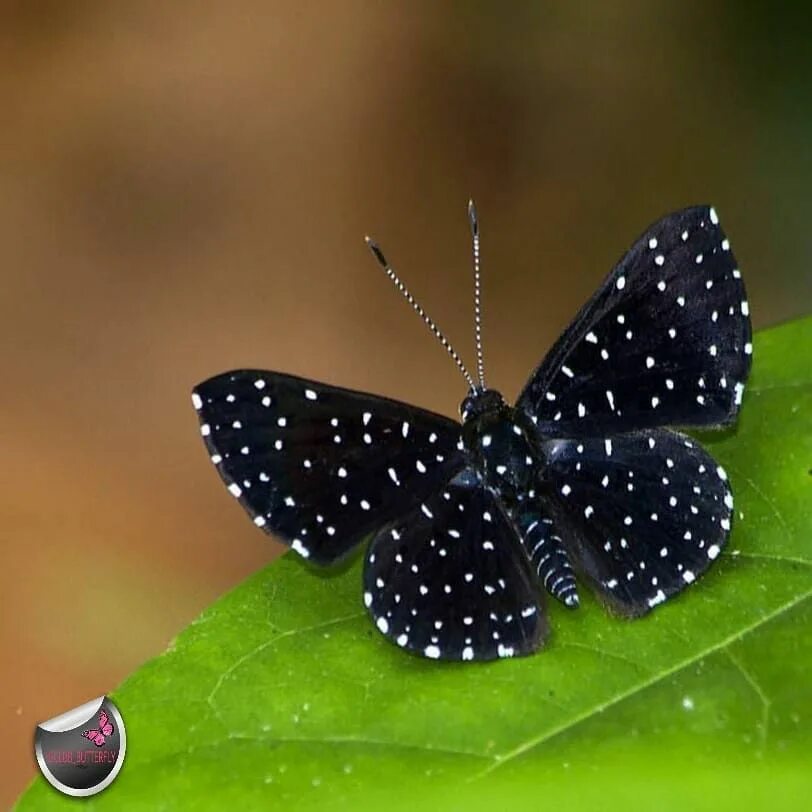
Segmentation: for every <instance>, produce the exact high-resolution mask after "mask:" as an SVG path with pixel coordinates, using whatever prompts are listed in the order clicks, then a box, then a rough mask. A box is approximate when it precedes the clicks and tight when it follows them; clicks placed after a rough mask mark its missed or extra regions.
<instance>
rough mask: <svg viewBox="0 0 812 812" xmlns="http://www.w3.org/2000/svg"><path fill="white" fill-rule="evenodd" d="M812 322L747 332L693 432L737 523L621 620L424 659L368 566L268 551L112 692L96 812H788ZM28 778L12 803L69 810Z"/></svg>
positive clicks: (798, 755)
mask: <svg viewBox="0 0 812 812" xmlns="http://www.w3.org/2000/svg"><path fill="white" fill-rule="evenodd" d="M810 357H812V319H805V320H802V321H797V322H793V323H790V324H786V325H783V326H781V327H777V328H774V329H772V330H768V331H765V332H762V333H760V334H759V335H758V336H757V340H756V346H755V351H754V362H755V363H754V370H753V375H752V378H751V384H750V386H749V387H748V389H747V392H746V394H745V401H744V405H743V409H742V414H741V418H740V420H739V423H738V426H737V428H736V430H735V431H730V432H727V433H725V434H724V435H710V434H705V435H703V436H702V437H701V439H702V442H703V444H704V445H705V446H706V447H707V448H708V449H709V450H710V451H711V453H712V454H713V455H714V456H715V457H716V458H717V459H718V460H719V462H721V463H722V464H723V465H724V466H725V468H726V469H727V471H728V473H729V476H730V479H731V481H732V484H733V489H734V494H735V497H736V522H735V525H734V529H733V534H732V537H731V540H730V542H729V544H728V547H727V549H726V551H725V552H724V553H723V555H722V556H721V557H720V559H719V560H718V562H717V563H716V565H715V566H714V567H713V568H712V569H711V571H710V572H709V573H708V575H707V576H706V577H704V578H703V579H702V580H701V581H700V582H699V583H697V584H696V585H695V586H694V587H692V588H691V589H689V590H687V591H686V592H685V593H684V594H683V595H682V596H680V597H679V598H678V599H676V600H673V601H671V602H669V603H668V604H667V605H665V606H663V607H660V608H659V609H658V610H657V611H656V612H654V613H653V614H652V615H650V616H648V617H646V618H644V619H642V620H637V621H622V620H618V619H613V618H611V617H608V616H607V615H606V614H605V613H604V612H603V611H602V609H601V608H600V607H599V606H598V605H597V604H596V603H595V602H594V601H593V600H591V599H589V598H587V596H586V595H585V594H584V593H585V592H586V590H582V598H585V600H583V602H582V607H581V609H580V610H579V611H577V612H569V611H567V610H564V609H562V608H560V607H559V606H558V605H557V604H555V603H554V602H548V607H549V610H550V616H551V617H550V620H551V627H552V630H553V631H552V635H551V639H550V642H549V644H548V647H547V649H546V650H545V651H543V652H542V653H540V654H539V655H538V656H534V657H529V658H524V659H516V660H503V661H498V662H494V663H488V664H474V665H463V664H454V663H438V662H433V661H426V660H421V659H416V658H412V657H409V656H406V655H404V654H403V653H402V652H400V651H399V650H397V649H396V648H395V647H393V646H392V645H390V644H389V643H387V642H386V641H384V639H383V638H382V637H381V636H380V635H379V634H378V633H377V631H376V630H375V629H374V628H373V627H372V625H371V624H370V622H369V621H368V619H367V617H366V615H365V612H364V610H363V607H362V605H361V589H360V563H359V562H356V564H355V565H353V566H351V567H350V568H349V569H347V570H345V571H344V572H342V573H340V574H337V575H329V576H323V575H322V576H319V575H317V574H314V572H313V571H312V570H310V569H309V568H308V567H306V566H304V565H303V564H302V563H301V562H300V561H299V560H296V559H294V557H293V556H286V557H285V558H283V559H280V560H278V561H276V562H274V563H273V564H271V565H270V566H268V567H267V568H266V569H265V570H263V571H261V572H259V573H257V574H256V575H254V576H253V577H251V578H249V579H248V580H247V581H246V582H245V583H243V584H242V585H240V586H239V587H237V588H236V589H235V590H233V591H232V592H231V593H229V594H228V595H226V596H225V597H223V598H222V599H221V600H219V601H217V602H216V603H215V604H214V605H213V606H211V607H210V608H209V609H208V610H206V611H205V612H204V613H203V614H202V615H201V617H200V618H199V619H198V620H197V621H195V622H194V623H192V624H191V625H190V626H189V627H188V628H187V629H186V630H185V631H183V632H182V633H181V634H180V635H179V636H178V638H177V640H176V642H175V644H174V645H173V646H172V647H171V648H170V649H169V650H168V651H167V652H166V653H164V654H163V655H161V656H159V657H157V658H156V659H154V660H152V661H151V662H148V663H147V664H145V665H144V666H143V667H142V668H140V669H139V670H138V671H136V672H135V673H134V674H133V675H132V676H131V677H130V678H129V679H127V680H126V681H125V682H124V684H123V685H122V686H121V687H120V688H119V689H118V690H117V691H116V692H115V693H114V694H113V696H114V699H115V700H116V702H117V703H118V705H119V708H120V709H121V712H122V715H123V717H124V720H125V723H126V725H127V736H128V750H127V756H126V763H125V765H124V768H123V770H122V772H121V774H120V776H119V777H118V779H117V780H116V781H115V782H114V783H113V784H112V786H111V787H110V788H108V789H107V790H105V791H104V792H103V793H102V794H100V795H98V796H95V797H94V798H91V799H88V800H87V801H86V808H88V809H91V808H92V809H95V808H99V809H106V808H110V809H117V810H118V809H156V808H165V809H191V808H194V809H201V810H207V809H217V810H220V809H224V808H227V807H228V806H229V805H231V804H237V805H239V806H240V807H242V808H249V809H250V808H258V807H260V806H262V807H268V808H280V809H311V808H312V809H320V810H329V809H339V808H348V809H353V810H359V809H376V810H377V809H380V808H381V807H382V806H384V805H385V807H386V808H388V809H397V808H401V807H404V808H413V807H415V806H416V805H417V804H420V803H421V802H422V803H424V804H425V805H426V806H427V808H429V809H433V808H444V809H465V810H471V809H480V808H482V809H494V808H513V807H517V806H519V805H520V804H521V805H528V806H529V805H531V804H533V805H539V806H540V805H542V804H543V805H544V806H548V805H558V804H561V805H566V808H568V809H570V810H573V809H581V808H583V809H594V808H605V807H606V806H607V805H608V806H610V807H614V806H621V805H623V806H632V807H635V808H636V807H640V806H646V807H649V808H654V809H680V810H684V809H687V808H689V809H706V808H707V809H714V810H718V809H719V808H733V807H735V806H738V807H739V808H742V809H747V808H763V807H766V806H768V805H769V807H770V808H771V809H783V808H787V809H789V808H790V807H792V808H797V799H798V798H799V797H802V796H801V793H806V794H808V793H809V791H810V789H812V783H811V782H810V770H809V764H810V756H812V745H811V743H810V729H812V728H810V720H811V718H812V682H811V681H810V676H809V675H810V673H812V642H810V634H809V630H810V620H811V619H812V609H811V608H810V603H809V601H808V597H809V594H810V588H811V587H812V578H810V574H811V573H812V568H810V563H812V555H811V554H810V545H812V475H811V474H812V364H810ZM75 803H76V802H75V800H73V799H70V798H65V797H62V796H60V795H59V794H58V793H57V792H56V791H54V790H52V789H51V788H50V786H48V785H47V784H46V783H45V781H44V780H43V779H37V781H35V782H34V784H33V785H32V786H31V787H30V788H29V790H28V791H27V792H26V793H25V794H24V795H23V797H22V798H21V799H20V801H19V804H18V808H19V809H20V810H29V809H37V810H39V809H51V808H53V809H59V808H65V809H68V808H71V807H73V806H74V805H75Z"/></svg>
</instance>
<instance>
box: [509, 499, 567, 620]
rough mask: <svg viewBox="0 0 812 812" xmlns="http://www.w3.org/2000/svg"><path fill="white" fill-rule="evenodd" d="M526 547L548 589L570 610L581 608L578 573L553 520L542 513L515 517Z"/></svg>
mask: <svg viewBox="0 0 812 812" xmlns="http://www.w3.org/2000/svg"><path fill="white" fill-rule="evenodd" d="M514 521H515V523H516V526H517V528H518V530H519V533H520V535H521V539H522V544H523V545H524V548H525V550H526V551H527V554H528V556H529V557H530V560H531V562H532V564H533V568H534V569H535V571H536V574H537V575H538V577H539V580H541V582H542V583H543V584H544V588H545V589H546V590H547V591H548V592H549V593H550V594H551V595H552V596H553V597H554V598H555V599H556V600H558V601H561V603H563V604H564V605H565V606H568V607H569V608H570V609H576V608H577V607H578V604H579V600H578V588H577V586H576V584H575V573H574V572H573V570H572V565H571V564H570V561H569V557H568V556H567V552H566V550H565V549H564V545H563V543H562V540H561V537H560V536H559V535H557V534H556V532H555V526H554V525H553V520H552V519H551V518H549V517H548V516H545V515H543V513H541V512H540V511H535V510H533V511H530V510H526V511H522V512H520V513H519V514H518V515H517V516H515V517H514Z"/></svg>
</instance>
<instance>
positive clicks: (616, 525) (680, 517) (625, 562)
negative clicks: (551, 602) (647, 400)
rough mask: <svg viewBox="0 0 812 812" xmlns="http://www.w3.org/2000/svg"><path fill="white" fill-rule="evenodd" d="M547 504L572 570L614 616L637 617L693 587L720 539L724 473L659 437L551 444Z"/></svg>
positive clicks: (689, 447)
mask: <svg viewBox="0 0 812 812" xmlns="http://www.w3.org/2000/svg"><path fill="white" fill-rule="evenodd" d="M545 451H546V453H547V455H548V458H547V468H546V471H545V479H546V484H547V487H548V493H547V498H548V500H549V501H550V502H551V503H555V504H556V505H557V523H558V525H559V526H560V527H561V528H562V530H563V531H564V532H563V534H564V536H565V543H566V545H567V549H568V551H569V553H570V556H571V558H572V559H573V562H574V563H575V565H576V568H578V569H579V570H580V571H581V572H582V573H583V574H585V575H586V576H587V577H588V578H589V580H590V581H591V583H592V585H593V586H594V587H595V589H596V590H597V591H598V592H599V593H600V594H601V595H602V596H603V597H604V599H605V600H606V601H607V603H609V604H610V605H611V606H613V607H614V608H615V609H616V610H618V611H620V612H621V613H623V614H628V615H633V616H637V615H642V614H645V613H646V612H648V611H649V610H650V609H652V608H653V607H655V606H656V605H657V604H659V603H662V602H663V601H665V600H666V599H667V598H669V597H671V596H672V595H674V594H675V593H677V592H680V591H681V590H682V589H684V588H685V587H686V586H688V585H689V584H691V583H693V582H694V581H695V580H696V579H697V578H698V577H699V576H700V575H702V573H703V572H705V570H706V569H707V568H708V567H709V566H710V565H711V563H712V562H713V561H714V559H715V558H717V556H718V555H719V553H720V551H721V549H722V547H723V546H724V545H725V543H726V541H727V537H728V535H729V531H730V526H731V521H732V516H733V497H732V495H731V492H730V488H729V487H728V482H727V475H726V473H725V471H724V469H722V468H721V467H720V466H719V465H718V464H717V463H716V462H715V461H714V460H713V459H712V458H711V457H710V455H708V454H707V453H706V452H705V451H704V450H703V449H702V448H700V447H699V446H698V445H697V444H696V443H695V442H694V441H693V440H691V439H689V438H687V437H685V436H684V435H681V434H678V433H676V432H673V431H668V430H666V429H660V430H653V431H650V432H639V433H634V434H626V435H622V436H619V437H613V438H611V439H608V438H607V439H582V440H563V441H551V442H550V443H548V445H547V447H546V449H545Z"/></svg>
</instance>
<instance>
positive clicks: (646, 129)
mask: <svg viewBox="0 0 812 812" xmlns="http://www.w3.org/2000/svg"><path fill="white" fill-rule="evenodd" d="M794 8H796V6H794V5H791V4H782V5H781V6H775V5H772V4H764V5H763V7H762V6H760V5H756V4H753V3H747V2H736V3H734V2H728V3H724V2H715V3H714V2H710V3H708V2H683V3H670V4H668V3H662V4H661V3H656V4H655V3H647V2H644V1H643V0H639V2H632V1H631V0H626V1H625V2H615V3H602V2H597V0H596V1H595V2H591V3H549V4H547V3H515V4H504V3H495V2H492V3H486V2H446V3H436V2H410V3H399V4H396V3H373V2H341V3H338V2H336V3H327V2H319V3H315V2H290V3H281V2H260V0H253V2H251V1H249V2H235V3H209V2H194V3H193V2H189V0H183V1H182V2H181V1H179V2H174V3H158V2H155V3H152V2H140V3H116V2H102V1H101V0H84V1H83V2H73V3H62V2H56V0H52V2H37V3H31V2H7V3H4V4H2V7H1V9H2V10H0V87H1V88H2V98H1V99H0V102H1V103H2V107H1V108H0V109H2V112H3V126H2V132H0V256H1V257H2V271H1V273H2V281H3V285H2V296H0V344H1V345H2V352H1V353H0V364H1V365H2V382H3V396H2V398H0V448H1V449H2V455H3V464H2V474H0V476H2V500H3V501H2V504H3V508H2V529H1V530H0V533H2V545H3V547H2V550H3V559H2V568H1V569H0V579H1V580H0V595H2V628H1V629H0V646H2V649H0V660H1V661H2V673H0V688H2V690H0V698H1V699H0V714H2V717H1V718H2V731H3V735H2V737H0V787H1V788H2V790H0V793H2V794H0V803H1V804H2V805H3V806H6V805H7V804H8V803H10V802H11V800H12V799H13V798H14V797H15V796H16V794H17V793H18V792H19V790H21V789H22V787H23V785H24V784H25V782H26V781H27V780H28V779H29V778H30V777H31V776H32V775H33V772H34V768H33V759H32V755H31V734H32V730H33V725H34V724H35V722H36V721H37V720H41V719H44V718H47V717H50V716H52V715H54V714H56V713H58V712H61V711H63V710H65V709H66V708H67V707H69V706H73V705H76V704H78V703H80V702H83V701H85V700H86V699H88V698H90V697H92V696H96V695H98V694H101V693H103V692H105V691H107V690H109V689H111V688H113V687H114V686H115V685H116V684H117V683H119V681H120V680H121V679H122V678H123V677H124V676H125V675H126V674H127V673H128V672H130V671H131V670H132V669H133V668H135V667H136V666H138V665H139V664H140V663H141V662H142V661H144V660H145V659H146V658H148V657H150V656H153V655H155V654H158V653H159V652H161V651H162V650H163V648H164V647H165V646H166V644H167V643H168V641H169V640H170V639H171V638H172V637H173V636H174V635H175V634H176V633H177V632H178V631H179V630H180V629H181V628H183V626H184V625H185V624H186V623H188V622H189V621H190V620H191V619H192V618H194V617H195V615H197V614H198V612H199V611H200V610H201V609H203V608H204V607H205V606H206V605H208V604H209V603H210V602H211V601H213V600H215V599H216V598H217V597H218V596H219V595H220V594H222V593H223V592H224V591H225V590H227V589H229V588H230V587H232V586H234V585H235V584H237V583H238V582H239V581H240V580H241V579H242V578H243V577H244V576H246V575H247V574H248V573H250V572H252V571H253V570H255V569H257V568H258V567H261V566H263V564H265V563H267V562H268V561H269V560H270V559H271V558H272V557H273V556H275V555H277V554H278V552H279V548H278V547H277V546H276V545H275V544H273V543H271V542H270V541H269V540H268V539H267V538H266V537H264V536H263V534H262V533H260V532H258V531H257V530H256V529H255V528H254V527H252V526H251V523H250V522H249V521H247V520H246V519H245V517H244V516H243V515H242V514H241V512H240V510H239V508H238V507H237V505H236V504H235V502H234V500H233V499H231V498H230V497H229V496H228V495H227V494H226V492H225V490H224V489H223V487H222V485H221V484H220V482H219V480H218V479H217V477H216V476H215V474H214V471H213V470H212V467H211V465H210V463H209V462H208V460H207V457H206V454H205V452H204V449H203V444H202V443H201V441H200V437H199V435H198V431H197V422H196V419H195V415H194V413H193V410H192V408H191V404H190V400H189V392H190V388H191V386H192V385H193V384H194V383H196V382H197V381H199V380H201V379H202V378H204V377H207V376H209V375H211V374H213V373H215V372H219V371H222V370H225V369H227V368H231V367H236V366H261V367H267V368H271V369H274V368H276V369H280V370H286V371H289V372H293V373H298V374H301V375H307V376H312V377H314V378H317V379H323V380H326V381H330V382H333V383H337V384H342V385H345V386H351V387H356V388H360V389H366V390H371V391H374V392H379V393H382V394H386V395H389V396H393V397H398V398H402V399H406V400H409V401H413V402H415V403H418V404H421V405H423V406H426V407H428V408H432V409H435V410H439V411H442V412H445V413H448V414H456V409H457V404H458V402H459V400H460V399H461V398H462V396H463V395H464V384H463V381H462V379H461V378H460V377H459V376H458V375H457V373H456V371H455V369H454V367H453V365H452V364H451V363H450V361H449V359H448V358H447V357H446V356H445V354H444V353H443V351H442V350H441V348H440V347H439V346H438V345H437V344H436V343H435V342H434V341H433V340H431V339H430V337H429V335H428V333H427V331H425V329H424V328H423V327H422V326H421V325H420V323H419V321H418V320H417V319H416V318H415V317H414V315H413V314H412V313H411V312H410V311H409V308H408V307H407V306H406V305H405V303H404V302H402V301H400V300H399V299H398V297H397V295H396V294H395V293H394V291H393V289H392V288H391V285H390V284H389V283H388V282H387V281H386V280H385V279H384V278H383V275H382V274H381V272H380V271H379V269H378V268H377V267H376V265H375V264H374V262H373V261H372V259H371V258H370V257H369V256H368V254H367V252H366V249H365V247H364V244H363V241H362V237H363V235H364V234H365V233H367V232H368V233H371V234H374V235H375V236H376V237H377V238H378V239H379V240H380V242H381V243H382V245H383V246H384V247H385V249H386V251H387V254H388V255H389V256H390V258H391V259H392V260H393V262H394V264H395V266H396V267H397V268H398V269H399V271H400V272H401V274H402V275H403V277H404V278H405V279H406V281H407V283H408V284H409V285H410V287H411V288H412V289H413V291H414V292H415V294H416V295H417V296H418V297H419V298H420V299H421V301H422V302H423V304H424V305H425V307H426V309H427V310H428V311H429V312H430V313H431V314H432V315H433V316H434V317H435V318H436V319H437V320H438V321H439V322H440V324H441V325H442V327H443V329H444V330H445V331H446V332H447V333H448V334H449V336H450V338H451V339H452V341H454V342H455V343H456V345H457V348H458V350H459V351H460V352H461V354H462V355H463V356H464V357H465V358H466V359H468V360H469V361H471V362H473V353H472V342H471V333H472V316H471V291H470V281H471V280H470V264H469V263H470V260H469V256H470V254H469V243H468V230H467V222H466V219H465V205H466V201H467V199H468V197H469V195H473V196H474V197H475V198H476V200H477V203H478V207H479V211H480V217H481V221H482V233H483V261H484V267H485V274H486V275H485V283H484V284H485V291H484V293H485V308H486V309H485V325H484V329H485V339H486V342H487V343H486V359H487V363H488V369H489V382H491V383H492V384H493V385H495V386H497V387H499V388H500V389H502V390H503V391H504V392H505V394H506V395H507V396H508V397H513V396H514V395H515V393H516V392H517V390H518V388H519V387H520V385H521V383H522V381H523V378H524V376H525V375H526V374H527V373H528V372H529V370H530V369H531V367H532V366H533V365H534V364H535V363H536V361H537V360H538V359H539V357H540V355H541V354H542V353H543V352H544V351H545V350H546V349H547V347H548V346H549V345H550V343H551V342H552V341H553V340H554V339H555V337H556V336H557V335H558V333H559V332H560V331H561V330H562V328H563V327H564V326H565V324H566V323H567V322H568V320H569V319H570V317H571V316H572V315H573V314H574V313H575V311H576V310H577V308H578V307H579V306H580V304H581V303H582V302H583V301H584V300H585V299H586V297H587V296H588V295H589V294H590V293H591V292H592V290H593V289H594V288H595V286H596V285H597V284H598V282H599V281H600V280H601V279H602V277H603V276H604V275H605V274H606V273H607V271H608V270H609V268H610V266H611V265H612V263H614V261H615V260H616V259H617V258H618V257H619V255H620V254H621V252H622V251H623V250H624V249H625V248H626V247H627V246H628V244H629V243H630V242H631V241H632V240H633V239H634V238H635V237H636V236H637V235H638V233H639V232H640V231H641V230H642V229H643V228H644V227H645V226H646V225H647V224H648V223H649V222H650V221H652V220H653V219H655V218H656V217H659V216H660V215H661V214H664V213H665V212H667V211H669V210H672V209H675V208H677V207H680V206H683V205H686V204H690V203H695V202H713V203H714V204H715V205H716V207H717V209H718V210H719V212H720V214H721V216H722V219H723V223H724V225H725V226H726V229H727V231H728V233H729V234H730V236H731V241H732V242H733V245H734V248H735V250H736V253H737V255H738V257H739V261H740V263H741V265H742V267H743V268H744V270H745V278H746V280H747V282H748V285H749V289H750V300H751V308H752V313H753V318H754V321H755V322H756V325H757V326H764V325H768V324H771V323H773V322H776V321H779V320H782V319H786V318H788V317H792V316H795V315H798V314H800V313H802V312H804V311H808V310H810V303H811V302H812V274H810V271H809V260H810V256H811V255H812V238H811V237H810V228H809V224H810V221H811V218H812V195H810V193H809V189H810V187H812V159H811V158H810V155H811V153H810V146H809V145H810V143H812V140H811V138H812V118H810V101H809V99H810V89H812V59H811V58H810V55H809V48H808V42H809V37H810V30H809V25H808V23H807V21H806V13H807V12H806V7H805V4H798V5H797V9H798V11H797V13H796V12H793V11H792V9H794Z"/></svg>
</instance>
